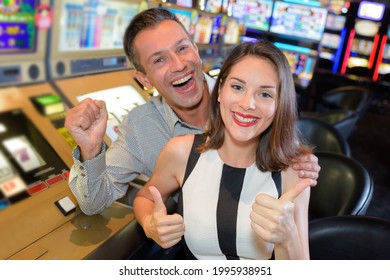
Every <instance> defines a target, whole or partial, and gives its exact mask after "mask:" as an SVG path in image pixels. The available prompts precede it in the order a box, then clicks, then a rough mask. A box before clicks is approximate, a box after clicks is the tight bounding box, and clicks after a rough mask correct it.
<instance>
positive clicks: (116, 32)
mask: <svg viewBox="0 0 390 280" xmlns="http://www.w3.org/2000/svg"><path fill="white" fill-rule="evenodd" d="M61 4H62V7H61V11H62V12H61V14H60V23H61V24H60V25H61V27H60V30H61V32H60V38H59V44H58V51H59V52H72V51H80V50H89V49H90V50H112V49H122V48H123V44H122V42H123V34H124V32H125V30H126V27H127V25H128V23H129V22H130V21H131V19H132V18H133V17H134V16H135V15H136V14H137V13H138V8H139V4H138V3H124V2H120V1H87V0H84V1H80V0H77V1H76V0H65V1H61Z"/></svg>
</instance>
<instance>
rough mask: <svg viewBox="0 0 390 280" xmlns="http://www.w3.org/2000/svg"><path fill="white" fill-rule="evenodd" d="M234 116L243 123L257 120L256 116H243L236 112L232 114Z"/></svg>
mask: <svg viewBox="0 0 390 280" xmlns="http://www.w3.org/2000/svg"><path fill="white" fill-rule="evenodd" d="M234 116H235V118H236V119H237V120H238V121H240V122H243V123H250V122H255V121H256V120H257V118H244V117H243V116H240V115H237V114H234Z"/></svg>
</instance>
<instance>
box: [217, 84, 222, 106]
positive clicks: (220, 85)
mask: <svg viewBox="0 0 390 280" xmlns="http://www.w3.org/2000/svg"><path fill="white" fill-rule="evenodd" d="M221 87H222V80H219V85H218V99H217V100H218V102H221V101H220V100H219V99H220V97H221Z"/></svg>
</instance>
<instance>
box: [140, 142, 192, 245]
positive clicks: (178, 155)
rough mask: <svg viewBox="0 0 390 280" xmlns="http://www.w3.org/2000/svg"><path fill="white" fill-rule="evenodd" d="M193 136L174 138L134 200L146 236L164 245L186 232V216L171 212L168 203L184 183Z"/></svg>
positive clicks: (165, 148)
mask: <svg viewBox="0 0 390 280" xmlns="http://www.w3.org/2000/svg"><path fill="white" fill-rule="evenodd" d="M191 136H192V139H193V135H188V136H181V137H175V138H173V139H171V140H170V141H169V142H168V143H167V145H166V146H165V147H164V149H163V150H162V151H161V153H160V155H159V157H158V160H157V163H156V167H155V170H154V172H153V174H152V176H151V177H150V180H149V181H148V182H147V183H146V184H145V186H144V187H143V188H141V189H140V190H139V192H138V193H137V196H136V198H135V200H134V215H135V218H136V219H137V221H138V223H139V224H140V225H141V226H142V228H143V229H144V231H145V234H146V236H148V237H149V238H152V239H153V240H154V241H155V242H156V243H158V244H159V245H160V246H161V247H163V248H169V247H171V246H173V245H175V244H176V243H178V242H179V241H180V239H181V237H182V236H183V234H184V222H183V217H182V216H180V215H179V214H173V215H167V211H166V207H165V205H164V202H165V201H166V200H167V199H168V198H169V196H170V195H172V194H173V193H174V192H175V191H176V190H177V189H178V188H179V187H180V185H181V183H182V178H183V176H184V172H185V167H186V164H187V160H188V155H189V151H190V149H191V145H192V142H190V141H191Z"/></svg>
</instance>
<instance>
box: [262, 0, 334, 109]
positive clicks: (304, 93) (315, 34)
mask: <svg viewBox="0 0 390 280" xmlns="http://www.w3.org/2000/svg"><path fill="white" fill-rule="evenodd" d="M327 14H328V11H327V8H326V7H323V6H321V4H320V3H319V2H317V1H308V2H305V3H303V2H299V1H275V2H274V7H273V11H272V17H271V24H270V29H269V31H270V35H269V36H270V38H271V40H272V41H274V43H275V45H276V46H277V47H279V49H280V50H282V51H283V53H284V54H285V55H286V57H287V60H288V62H289V64H290V67H291V72H292V73H293V77H294V81H295V88H296V91H297V94H298V105H299V109H306V108H307V107H308V106H309V104H308V103H309V101H310V98H311V96H310V90H309V89H310V85H311V82H312V80H313V75H314V71H315V69H316V66H317V63H318V56H319V52H318V46H319V43H320V41H321V38H322V36H323V33H324V30H325V23H326V18H327Z"/></svg>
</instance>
